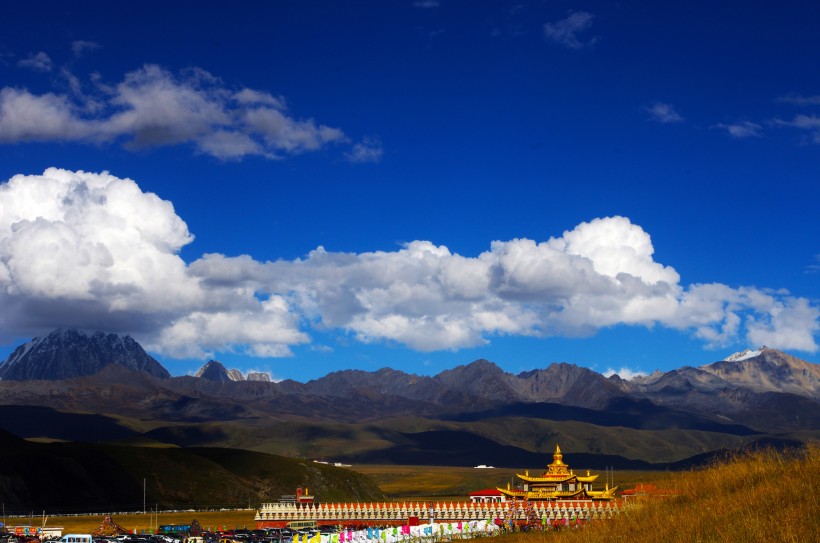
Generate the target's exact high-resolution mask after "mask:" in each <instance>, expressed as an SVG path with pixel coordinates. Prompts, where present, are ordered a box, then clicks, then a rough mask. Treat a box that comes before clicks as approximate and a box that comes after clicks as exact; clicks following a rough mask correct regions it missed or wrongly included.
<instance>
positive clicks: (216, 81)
mask: <svg viewBox="0 0 820 543" xmlns="http://www.w3.org/2000/svg"><path fill="white" fill-rule="evenodd" d="M718 4H719V5H716V3H714V2H664V3H662V5H659V4H658V3H655V2H630V3H608V2H563V1H554V2H502V1H498V2H471V1H463V2H458V1H448V0H440V1H412V0H410V1H406V2H401V1H373V2H317V1H299V2H296V1H294V2H240V3H232V4H231V5H230V6H229V5H227V4H224V3H207V2H118V3H112V4H111V5H102V4H100V3H95V2H75V3H65V2H36V1H35V2H29V3H26V5H25V6H20V5H17V6H12V7H6V8H5V10H4V17H3V19H2V21H0V180H2V183H3V184H2V185H0V286H2V287H3V288H2V293H1V294H0V330H2V334H0V336H2V337H0V340H1V341H2V345H0V357H3V358H5V356H7V355H8V353H10V352H11V350H12V349H13V348H14V346H16V345H17V344H19V343H20V342H22V341H24V340H27V339H28V338H30V337H33V336H36V335H40V334H42V333H45V332H48V331H49V330H51V329H53V328H55V327H59V326H63V327H67V326H79V327H83V328H87V329H103V330H106V331H111V332H119V333H129V334H131V335H133V336H134V337H136V338H137V339H138V340H140V341H141V342H142V343H143V345H144V346H146V347H147V348H148V350H149V352H151V353H152V354H154V355H155V356H157V358H158V359H160V360H161V361H162V362H163V364H164V365H165V366H166V367H167V368H168V369H169V371H171V373H172V374H177V375H179V374H185V373H191V372H193V371H195V370H196V369H197V368H198V367H199V366H201V365H202V363H204V361H206V360H207V359H209V358H212V357H213V358H216V359H218V360H221V361H223V363H225V364H226V365H227V366H228V367H236V368H239V369H242V370H243V371H249V370H255V371H266V372H270V373H271V375H273V376H274V377H275V378H293V379H297V380H307V379H311V378H316V377H319V376H321V375H324V374H326V373H328V372H330V371H334V370H340V369H347V368H359V369H365V370H376V369H378V368H381V367H384V366H389V367H393V368H397V369H402V370H404V371H408V372H413V373H420V374H435V373H438V372H440V371H442V370H444V369H448V368H452V367H454V366H456V365H459V364H466V363H469V362H471V361H473V360H476V359H478V358H486V359H489V360H492V361H494V362H496V363H497V364H499V365H500V366H501V367H503V368H504V369H505V370H508V371H511V372H519V371H523V370H528V369H532V368H538V367H545V366H547V365H548V364H549V363H551V362H557V361H566V362H573V363H577V364H580V365H584V366H587V367H591V368H593V369H595V370H597V371H601V372H607V371H610V370H617V371H620V372H621V374H622V375H628V374H629V373H630V372H639V371H644V372H650V371H652V370H654V369H656V368H659V369H664V370H665V369H671V368H674V367H679V366H680V365H683V364H690V365H695V364H702V363H708V362H712V361H715V360H719V359H722V358H724V357H725V356H727V355H728V354H731V353H732V352H735V351H739V350H742V349H744V348H746V347H756V346H759V345H761V344H766V345H768V346H770V347H777V348H780V349H783V350H785V351H787V352H790V353H792V354H795V355H796V356H799V357H801V358H803V359H806V360H809V361H812V362H818V361H820V357H819V356H818V341H819V340H820V309H819V308H820V301H819V300H820V288H818V285H820V235H819V234H820V219H818V215H820V213H818V207H820V206H819V205H818V204H819V203H820V189H818V185H819V183H818V174H819V173H820V76H818V72H817V70H816V66H817V63H818V60H820V34H818V33H817V31H816V29H817V28H818V25H820V7H818V6H815V5H812V3H809V2H795V3H789V4H788V5H777V6H774V5H773V4H771V3H767V2H721V3H718ZM106 172H107V173H106ZM622 369H623V370H622Z"/></svg>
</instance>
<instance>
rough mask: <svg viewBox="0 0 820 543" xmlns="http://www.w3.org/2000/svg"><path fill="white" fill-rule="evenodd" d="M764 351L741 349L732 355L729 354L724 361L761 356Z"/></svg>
mask: <svg viewBox="0 0 820 543" xmlns="http://www.w3.org/2000/svg"><path fill="white" fill-rule="evenodd" d="M762 352H763V351H762V349H757V350H753V349H746V350H743V351H740V352H739V353H734V354H732V355H729V356H727V357H726V358H724V359H723V362H740V361H742V360H748V359H750V358H754V357H756V356H760V354H761V353H762Z"/></svg>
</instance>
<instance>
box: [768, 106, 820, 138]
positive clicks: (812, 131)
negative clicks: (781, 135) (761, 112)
mask: <svg viewBox="0 0 820 543" xmlns="http://www.w3.org/2000/svg"><path fill="white" fill-rule="evenodd" d="M773 123H774V124H775V125H776V126H782V127H787V128H796V129H798V130H800V131H802V132H803V133H804V134H805V135H806V136H807V138H808V140H809V141H810V142H811V143H815V144H820V116H818V115H814V114H805V113H801V114H798V115H795V116H794V117H792V119H791V120H790V121H788V120H784V119H775V120H774V121H773Z"/></svg>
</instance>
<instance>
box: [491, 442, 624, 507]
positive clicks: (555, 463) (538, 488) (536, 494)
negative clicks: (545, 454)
mask: <svg viewBox="0 0 820 543" xmlns="http://www.w3.org/2000/svg"><path fill="white" fill-rule="evenodd" d="M515 475H516V477H518V478H519V479H521V484H520V485H517V488H511V485H510V484H509V483H507V488H499V489H498V491H499V492H501V493H502V494H503V495H504V496H505V497H506V499H507V500H531V501H548V500H613V499H615V490H616V489H617V487H613V488H609V484H607V485H606V487H605V488H604V490H592V483H593V482H595V480H596V479H597V478H598V474H597V473H596V474H595V475H590V474H589V470H587V474H586V475H575V473H574V472H573V470H571V469H569V466H567V465H566V464H565V463H564V461H563V454H561V447H560V446H558V445H556V446H555V452H554V453H553V454H552V463H551V464H550V465H548V466H547V471H545V472H544V473H542V474H541V475H538V476H535V477H533V476H531V475H530V472H529V471H527V472H526V473H525V474H524V475H521V474H520V473H516V474H515Z"/></svg>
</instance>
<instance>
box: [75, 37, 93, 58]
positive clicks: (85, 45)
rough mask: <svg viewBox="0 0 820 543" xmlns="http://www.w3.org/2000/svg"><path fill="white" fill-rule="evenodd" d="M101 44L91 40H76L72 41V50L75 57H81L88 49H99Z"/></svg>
mask: <svg viewBox="0 0 820 543" xmlns="http://www.w3.org/2000/svg"><path fill="white" fill-rule="evenodd" d="M99 48H100V44H98V43H96V42H93V41H89V40H76V41H73V42H71V52H72V53H73V54H74V56H75V57H81V56H83V55H84V54H85V53H87V52H88V51H93V50H95V49H99Z"/></svg>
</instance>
